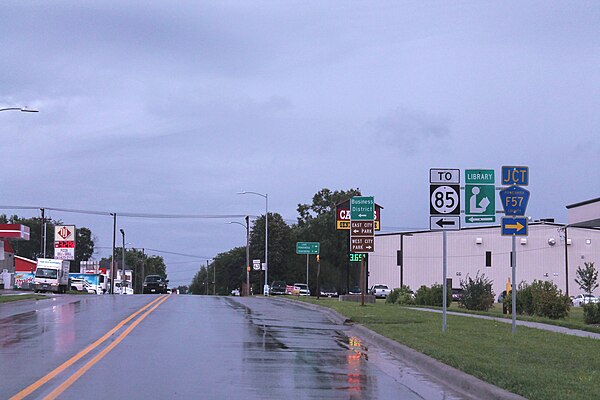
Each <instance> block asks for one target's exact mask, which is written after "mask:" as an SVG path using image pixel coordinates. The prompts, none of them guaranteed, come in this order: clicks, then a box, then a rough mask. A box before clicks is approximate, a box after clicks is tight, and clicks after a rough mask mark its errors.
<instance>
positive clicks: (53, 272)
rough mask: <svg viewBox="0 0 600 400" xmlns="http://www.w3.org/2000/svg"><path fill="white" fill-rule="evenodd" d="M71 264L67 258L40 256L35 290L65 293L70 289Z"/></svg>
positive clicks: (35, 278)
mask: <svg viewBox="0 0 600 400" xmlns="http://www.w3.org/2000/svg"><path fill="white" fill-rule="evenodd" d="M69 265H70V262H69V261H67V260H54V259H51V258H38V260H37V266H36V269H35V277H34V278H33V290H34V291H35V292H36V293H37V292H56V293H65V292H66V291H67V290H68V289H69Z"/></svg>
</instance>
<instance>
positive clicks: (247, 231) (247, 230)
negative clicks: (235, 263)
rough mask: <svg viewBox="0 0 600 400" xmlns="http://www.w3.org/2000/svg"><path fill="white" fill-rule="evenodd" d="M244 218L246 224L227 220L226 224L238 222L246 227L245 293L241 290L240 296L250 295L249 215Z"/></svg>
mask: <svg viewBox="0 0 600 400" xmlns="http://www.w3.org/2000/svg"><path fill="white" fill-rule="evenodd" d="M244 220H246V224H245V225H244V224H242V223H241V222H235V221H232V222H228V224H238V225H241V226H243V227H244V228H245V229H246V265H245V266H244V269H245V270H246V291H247V292H246V293H245V292H244V290H242V296H243V295H244V294H245V295H246V296H249V295H250V216H248V215H246V217H244Z"/></svg>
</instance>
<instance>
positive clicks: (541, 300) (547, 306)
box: [505, 280, 571, 319]
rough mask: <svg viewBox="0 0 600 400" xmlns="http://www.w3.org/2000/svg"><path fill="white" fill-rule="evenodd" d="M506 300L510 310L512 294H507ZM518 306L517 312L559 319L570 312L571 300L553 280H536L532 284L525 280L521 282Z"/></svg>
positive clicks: (518, 291) (518, 292) (518, 290)
mask: <svg viewBox="0 0 600 400" xmlns="http://www.w3.org/2000/svg"><path fill="white" fill-rule="evenodd" d="M505 301H506V303H507V304H506V306H507V307H508V310H509V311H510V310H511V309H512V308H511V307H512V296H511V295H510V294H507V296H506V298H505ZM516 308H517V314H527V315H537V316H539V317H547V318H550V319H559V318H564V317H566V316H567V315H568V314H569V310H570V308H571V300H570V299H569V296H566V295H563V294H562V291H561V290H559V289H558V287H557V286H556V284H554V283H553V282H550V281H538V280H534V281H533V283H532V284H531V285H528V284H526V283H524V282H521V283H520V284H519V288H518V289H517V307H516Z"/></svg>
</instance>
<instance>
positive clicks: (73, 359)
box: [9, 296, 168, 400]
mask: <svg viewBox="0 0 600 400" xmlns="http://www.w3.org/2000/svg"><path fill="white" fill-rule="evenodd" d="M163 297H164V299H167V298H168V297H167V296H161V297H159V298H157V299H154V300H152V301H151V302H150V303H148V304H146V305H145V306H144V307H142V308H140V309H139V310H137V311H136V312H134V313H133V314H131V315H130V316H129V317H127V318H125V319H124V320H123V321H121V322H119V323H118V324H117V325H116V326H115V327H114V328H112V329H111V330H110V331H108V332H107V333H106V334H105V335H104V336H102V337H101V338H100V339H98V340H96V341H95V342H94V343H92V344H90V345H89V346H87V347H86V348H85V349H83V350H81V351H80V352H79V353H77V354H76V355H74V356H73V357H71V358H70V359H69V360H67V361H66V362H64V363H63V364H61V365H60V366H58V367H56V368H55V369H53V370H52V371H51V372H49V373H48V374H47V375H45V376H44V377H42V378H40V379H38V380H37V381H36V382H34V383H32V384H31V385H29V386H28V387H26V388H25V389H23V390H21V391H20V392H19V393H17V394H15V395H14V396H12V397H11V398H10V399H9V400H21V399H24V398H25V397H27V396H29V395H30V394H31V393H33V392H35V391H36V390H37V389H39V388H40V387H41V386H42V385H44V384H46V383H47V382H49V381H50V380H51V379H53V378H54V377H56V375H58V374H60V373H61V372H63V371H64V370H65V369H67V368H69V367H70V366H71V365H73V364H75V363H76V362H77V361H79V360H80V359H81V358H82V357H84V356H85V355H86V354H88V353H89V352H90V351H92V350H94V349H95V348H96V347H98V346H100V345H101V344H102V343H103V342H104V341H105V340H106V339H108V338H109V337H111V336H112V335H113V334H114V333H115V332H116V331H118V330H119V329H121V328H122V327H123V325H125V324H126V323H128V322H129V321H131V320H132V319H133V318H135V317H136V316H138V315H139V314H141V313H142V312H144V310H146V309H148V308H150V307H152V305H154V304H155V303H158V302H159V301H160V300H161V298H163Z"/></svg>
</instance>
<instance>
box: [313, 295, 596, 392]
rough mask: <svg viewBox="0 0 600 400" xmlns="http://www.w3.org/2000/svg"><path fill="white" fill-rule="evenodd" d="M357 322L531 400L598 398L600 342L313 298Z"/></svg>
mask: <svg viewBox="0 0 600 400" xmlns="http://www.w3.org/2000/svg"><path fill="white" fill-rule="evenodd" d="M309 301H310V302H312V303H315V304H319V305H322V306H326V307H330V308H333V309H335V310H336V311H338V312H339V313H341V314H343V315H344V316H346V317H347V318H349V319H351V320H352V321H354V322H357V323H360V324H362V325H364V326H366V327H367V328H369V329H371V330H373V331H375V332H377V333H379V334H381V335H384V336H386V337H388V338H390V339H393V340H396V341H397V342H399V343H402V344H405V345H407V346H409V347H411V348H413V349H415V350H417V351H420V352H422V353H424V354H427V355H429V356H431V357H433V358H435V359H437V360H440V361H442V362H443V363H445V364H448V365H451V366H453V367H455V368H458V369H460V370H462V371H464V372H466V373H468V374H471V375H474V376H476V377H478V378H480V379H482V380H485V381H487V382H489V383H492V384H494V385H496V386H499V387H502V388H504V389H506V390H509V391H511V392H514V393H518V394H520V395H522V396H525V397H527V398H529V399H595V398H600V385H599V384H598V382H600V357H598V355H599V354H600V341H598V340H596V339H589V338H581V337H575V336H569V335H564V334H559V333H554V332H547V331H542V330H538V329H531V328H526V327H521V326H520V327H519V328H518V330H517V333H516V334H514V335H513V334H512V332H511V326H510V324H504V323H501V322H494V321H488V320H481V319H476V318H470V317H468V316H455V315H448V330H447V331H446V332H445V333H442V331H441V327H442V325H441V318H442V316H441V315H440V314H433V313H428V312H422V311H416V310H409V309H406V308H403V307H400V306H398V305H394V304H385V303H378V304H375V305H365V306H360V304H357V303H350V302H340V301H338V300H337V299H321V300H319V301H316V300H315V299H311V300H309Z"/></svg>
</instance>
